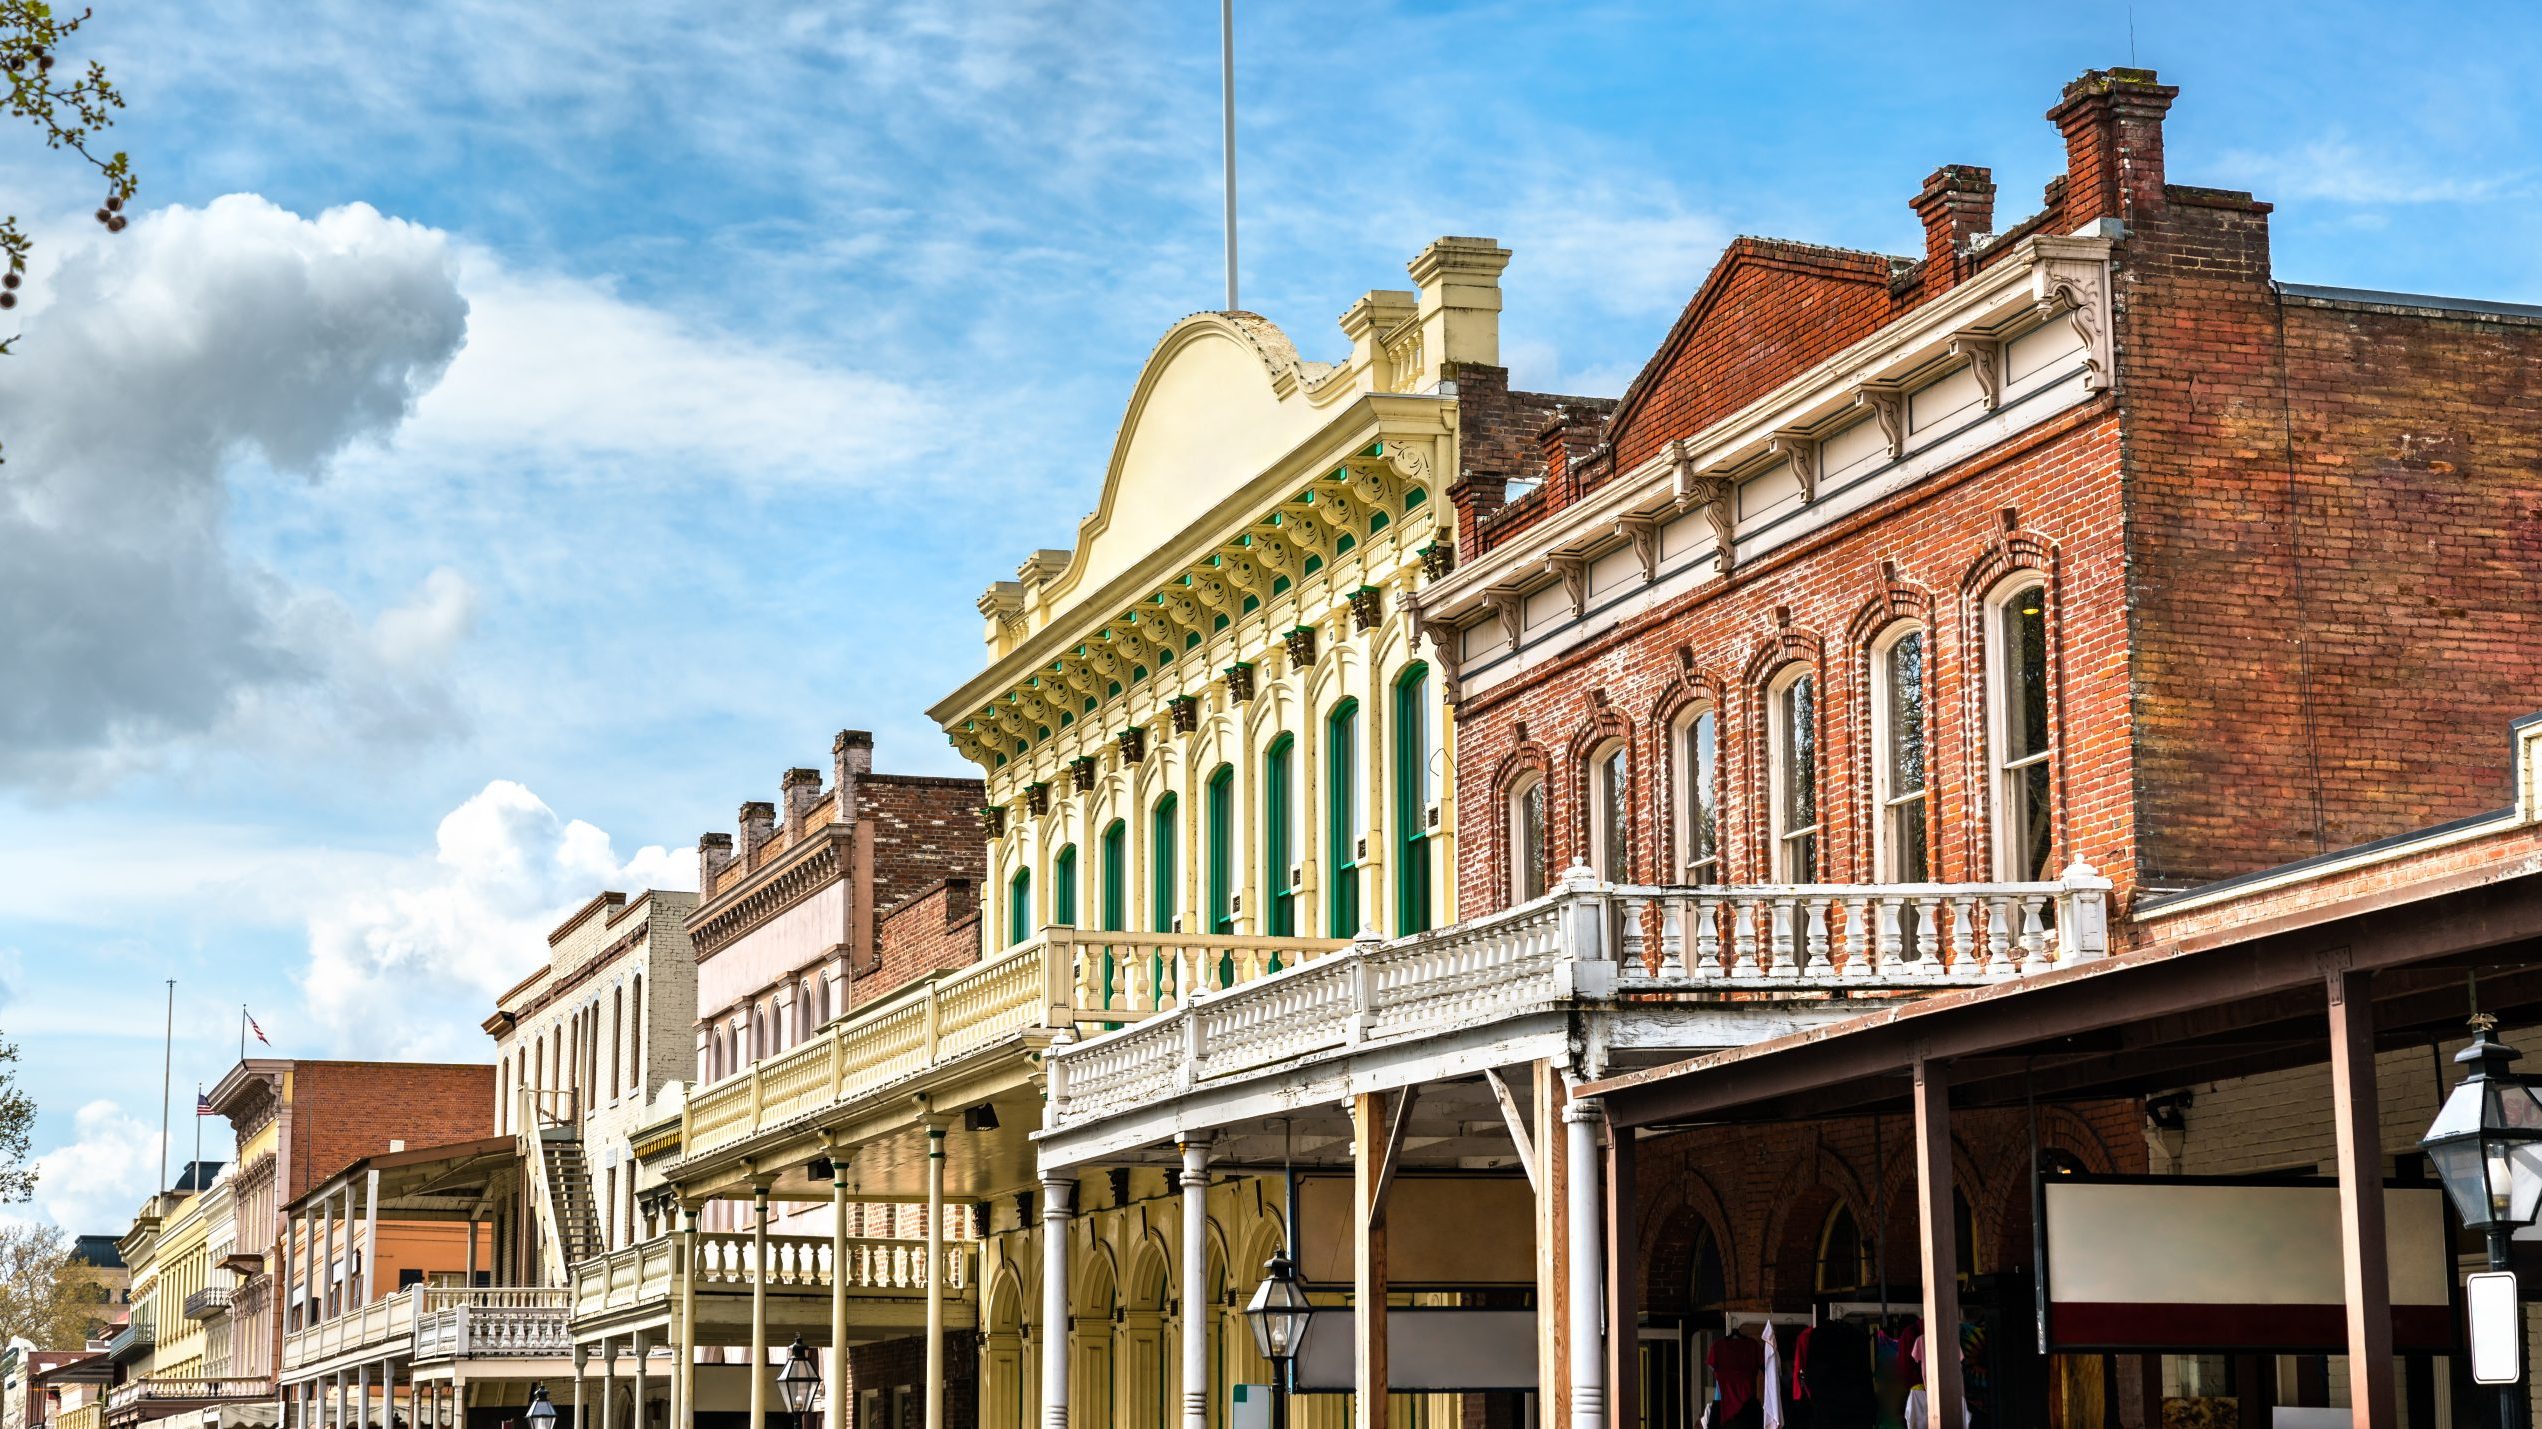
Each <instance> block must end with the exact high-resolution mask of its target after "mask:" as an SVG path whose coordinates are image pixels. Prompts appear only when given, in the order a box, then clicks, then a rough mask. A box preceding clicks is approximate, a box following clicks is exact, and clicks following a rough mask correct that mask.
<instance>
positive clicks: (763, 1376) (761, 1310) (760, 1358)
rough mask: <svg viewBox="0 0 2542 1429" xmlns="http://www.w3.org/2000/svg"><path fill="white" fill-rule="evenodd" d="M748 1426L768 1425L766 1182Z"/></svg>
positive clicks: (759, 1196) (753, 1202)
mask: <svg viewBox="0 0 2542 1429" xmlns="http://www.w3.org/2000/svg"><path fill="white" fill-rule="evenodd" d="M751 1070H752V1074H753V1075H754V1076H755V1075H757V1072H758V1069H757V1067H756V1066H753V1068H752V1069H751ZM578 1429H579V1426H578ZM750 1429H768V1187H767V1184H766V1183H765V1182H762V1183H761V1184H759V1185H756V1186H753V1187H751V1188H750Z"/></svg>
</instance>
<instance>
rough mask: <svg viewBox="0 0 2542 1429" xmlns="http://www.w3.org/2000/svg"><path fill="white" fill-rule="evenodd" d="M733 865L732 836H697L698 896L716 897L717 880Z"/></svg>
mask: <svg viewBox="0 0 2542 1429" xmlns="http://www.w3.org/2000/svg"><path fill="white" fill-rule="evenodd" d="M732 863H733V836H732V835H731V834H699V835H698V836H697V896H698V897H700V898H712V897H714V896H715V879H716V877H717V876H718V875H720V874H721V873H722V872H723V871H724V870H725V869H727V868H730V867H732Z"/></svg>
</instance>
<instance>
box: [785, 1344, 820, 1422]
mask: <svg viewBox="0 0 2542 1429" xmlns="http://www.w3.org/2000/svg"><path fill="white" fill-rule="evenodd" d="M777 1393H778V1394H779V1395H780V1396H782V1397H783V1398H784V1400H785V1402H786V1409H787V1411H788V1412H789V1413H791V1414H793V1415H794V1429H803V1416H804V1415H806V1414H809V1413H811V1412H812V1406H813V1405H815V1404H817V1403H819V1402H820V1399H821V1370H820V1367H819V1366H817V1365H815V1364H813V1363H812V1351H811V1350H809V1349H807V1348H805V1347H804V1344H803V1337H802V1336H801V1335H797V1336H795V1337H794V1343H793V1344H791V1345H788V1346H786V1367H785V1369H784V1371H783V1372H781V1373H780V1374H778V1376H777Z"/></svg>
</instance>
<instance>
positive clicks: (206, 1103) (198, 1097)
mask: <svg viewBox="0 0 2542 1429" xmlns="http://www.w3.org/2000/svg"><path fill="white" fill-rule="evenodd" d="M194 1114H195V1115H196V1116H219V1115H220V1113H219V1112H217V1111H214V1110H212V1099H211V1098H210V1097H208V1096H205V1095H204V1094H203V1090H202V1089H201V1088H200V1087H197V1088H196V1089H195V1092H194Z"/></svg>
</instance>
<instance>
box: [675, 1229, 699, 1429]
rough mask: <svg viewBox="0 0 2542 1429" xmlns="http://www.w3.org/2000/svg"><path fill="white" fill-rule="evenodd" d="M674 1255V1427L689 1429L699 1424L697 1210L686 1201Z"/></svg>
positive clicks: (676, 1428)
mask: <svg viewBox="0 0 2542 1429" xmlns="http://www.w3.org/2000/svg"><path fill="white" fill-rule="evenodd" d="M672 1254H673V1257H674V1258H673V1259H672V1261H671V1280H672V1283H673V1284H675V1285H677V1286H678V1287H679V1294H680V1309H679V1318H678V1319H677V1320H676V1321H675V1322H674V1323H673V1324H672V1326H671V1424H672V1429H689V1426H690V1425H692V1424H695V1423H696V1422H697V1208H696V1207H695V1206H693V1205H690V1204H689V1203H688V1202H687V1201H682V1202H680V1229H679V1242H678V1244H677V1245H676V1246H675V1247H674V1248H673V1252H672Z"/></svg>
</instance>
